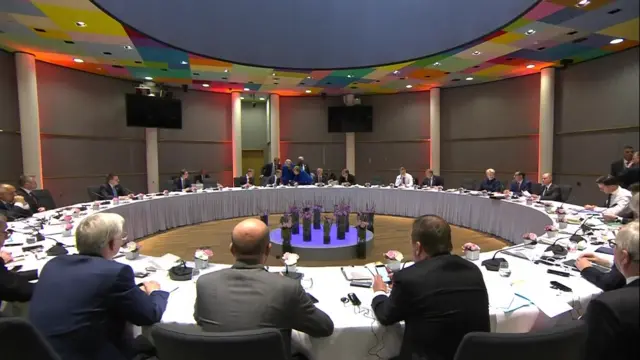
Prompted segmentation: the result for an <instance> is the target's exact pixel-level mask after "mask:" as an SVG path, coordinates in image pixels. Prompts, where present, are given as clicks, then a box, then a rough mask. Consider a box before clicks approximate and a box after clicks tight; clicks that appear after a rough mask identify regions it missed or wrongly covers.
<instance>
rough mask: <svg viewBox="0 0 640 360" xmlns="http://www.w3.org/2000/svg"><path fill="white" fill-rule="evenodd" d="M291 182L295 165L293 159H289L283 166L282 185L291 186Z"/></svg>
mask: <svg viewBox="0 0 640 360" xmlns="http://www.w3.org/2000/svg"><path fill="white" fill-rule="evenodd" d="M291 180H293V163H292V162H291V159H287V160H285V161H284V165H283V166H282V185H289V183H290V182H291Z"/></svg>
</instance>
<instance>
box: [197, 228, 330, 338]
mask: <svg viewBox="0 0 640 360" xmlns="http://www.w3.org/2000/svg"><path fill="white" fill-rule="evenodd" d="M230 248H231V253H232V254H233V256H234V257H235V259H236V263H235V264H234V265H233V266H232V267H231V268H230V269H224V270H220V271H215V272H211V273H208V274H206V275H202V276H200V278H199V279H198V281H197V283H196V293H197V297H196V304H195V312H194V315H193V316H194V319H195V320H196V322H197V323H198V325H200V326H201V327H202V329H203V330H205V331H214V332H227V331H242V330H253V329H258V328H276V329H280V331H282V333H283V336H284V339H285V343H286V344H287V346H290V343H291V330H292V329H295V330H298V331H302V332H304V333H306V334H308V335H310V336H313V337H326V336H329V335H331V334H332V333H333V321H331V318H329V316H327V314H325V313H324V312H322V310H319V309H318V308H316V307H315V305H313V302H312V301H311V299H310V298H309V296H308V295H307V294H306V292H305V291H304V289H303V288H302V285H301V284H300V281H298V280H294V279H290V278H288V277H286V276H282V275H280V274H277V273H271V272H268V271H267V270H266V269H265V265H264V264H265V262H266V261H267V259H268V257H269V252H270V251H271V242H270V241H269V229H268V228H267V226H266V225H265V224H264V223H263V222H262V221H260V220H258V219H247V220H244V221H242V222H240V223H239V224H238V225H236V227H235V228H234V229H233V232H232V234H231V246H230Z"/></svg>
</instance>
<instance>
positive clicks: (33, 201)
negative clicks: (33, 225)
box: [16, 188, 40, 213]
mask: <svg viewBox="0 0 640 360" xmlns="http://www.w3.org/2000/svg"><path fill="white" fill-rule="evenodd" d="M16 195H20V196H22V197H23V198H24V201H26V202H27V204H29V209H31V212H32V213H36V212H38V208H40V204H39V200H38V198H37V197H36V195H35V194H34V193H33V191H32V192H30V193H28V192H26V191H25V190H24V189H23V188H18V189H16Z"/></svg>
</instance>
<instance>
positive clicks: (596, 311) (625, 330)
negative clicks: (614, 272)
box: [583, 221, 640, 360]
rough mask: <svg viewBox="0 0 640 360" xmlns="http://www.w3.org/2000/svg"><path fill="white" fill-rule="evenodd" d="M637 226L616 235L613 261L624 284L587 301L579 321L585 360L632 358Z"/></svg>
mask: <svg viewBox="0 0 640 360" xmlns="http://www.w3.org/2000/svg"><path fill="white" fill-rule="evenodd" d="M639 237H640V226H639V225H638V221H634V222H631V223H629V224H627V225H625V226H624V227H623V228H622V229H621V230H620V231H619V232H618V234H617V236H616V239H615V241H614V242H613V245H614V253H613V261H614V263H615V266H616V267H617V268H618V269H619V270H620V273H621V274H622V275H623V276H624V278H625V282H626V285H624V286H623V287H622V288H620V289H617V290H612V291H607V292H605V293H603V294H601V295H600V296H598V297H596V298H594V299H591V301H590V302H589V305H588V306H587V311H586V312H585V314H584V316H583V320H584V321H585V322H586V324H587V329H588V330H587V332H588V335H587V341H586V342H585V352H584V353H585V355H586V357H585V358H586V360H596V359H636V358H637V357H638V347H637V345H634V344H636V341H638V338H640V306H638V303H640V296H639V295H640V290H639V289H638V287H639V286H640V280H638V277H639V276H640V251H639V248H640V243H639V242H638V238H639Z"/></svg>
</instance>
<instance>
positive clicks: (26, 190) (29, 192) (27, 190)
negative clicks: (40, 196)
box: [20, 187, 31, 195]
mask: <svg viewBox="0 0 640 360" xmlns="http://www.w3.org/2000/svg"><path fill="white" fill-rule="evenodd" d="M20 189H22V191H24V192H26V193H27V194H29V195H31V190H29V189H25V188H23V187H21V188H20Z"/></svg>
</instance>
